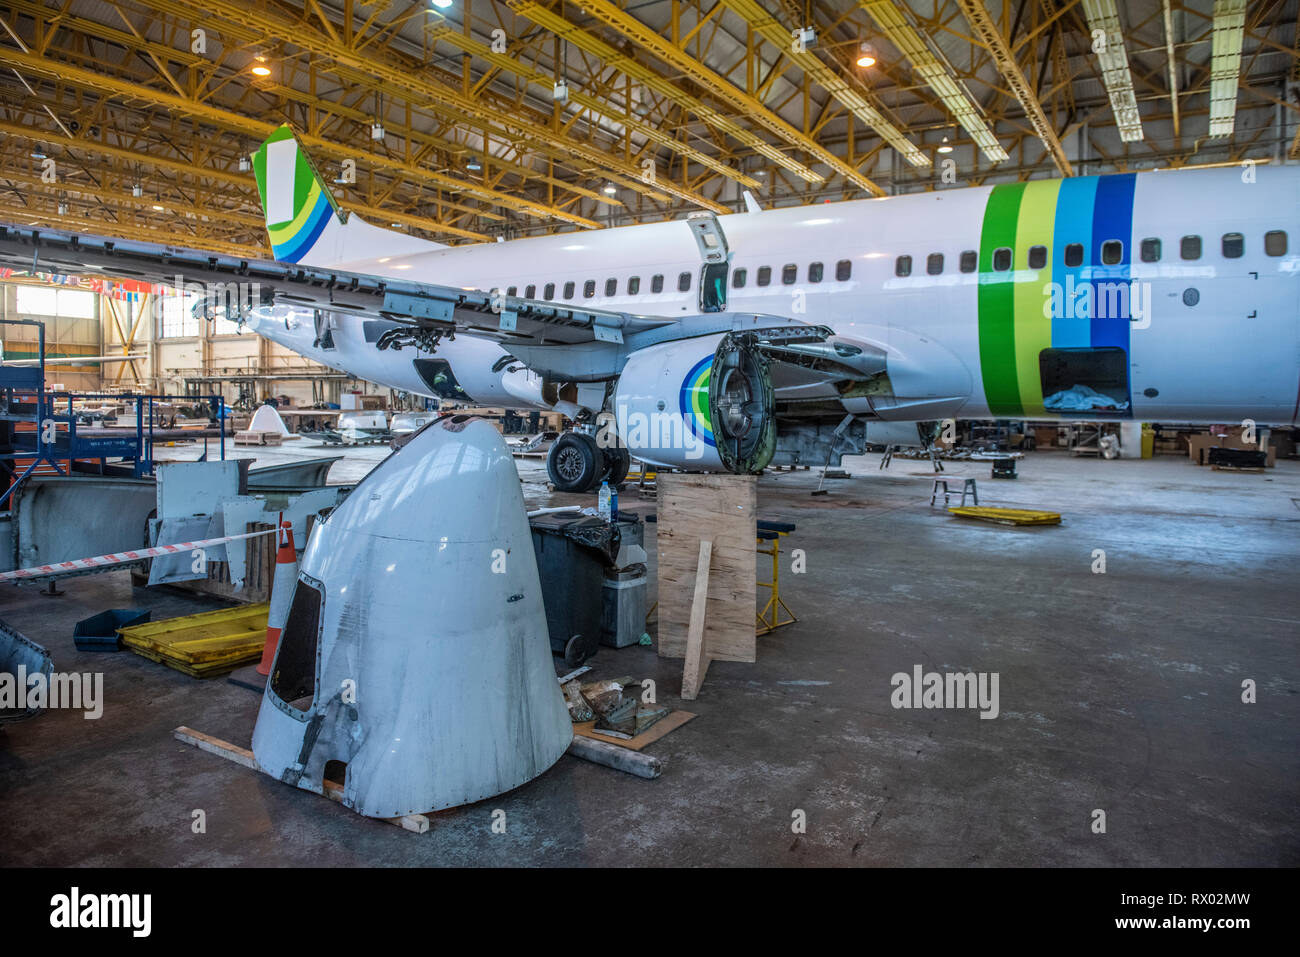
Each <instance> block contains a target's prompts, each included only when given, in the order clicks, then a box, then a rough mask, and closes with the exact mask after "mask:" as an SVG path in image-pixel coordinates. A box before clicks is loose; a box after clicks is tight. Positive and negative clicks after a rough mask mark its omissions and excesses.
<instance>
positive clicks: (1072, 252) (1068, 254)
mask: <svg viewBox="0 0 1300 957" xmlns="http://www.w3.org/2000/svg"><path fill="white" fill-rule="evenodd" d="M1065 264H1066V265H1067V266H1082V265H1083V243H1070V244H1069V245H1068V246H1066V247H1065Z"/></svg>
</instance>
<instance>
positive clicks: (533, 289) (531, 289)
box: [524, 285, 537, 299]
mask: <svg viewBox="0 0 1300 957" xmlns="http://www.w3.org/2000/svg"><path fill="white" fill-rule="evenodd" d="M524 298H525V299H536V298H537V286H536V285H531V286H525V287H524Z"/></svg>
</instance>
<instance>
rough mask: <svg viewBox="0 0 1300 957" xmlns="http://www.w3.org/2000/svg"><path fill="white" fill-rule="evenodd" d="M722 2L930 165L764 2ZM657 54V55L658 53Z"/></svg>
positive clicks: (907, 153) (886, 136)
mask: <svg viewBox="0 0 1300 957" xmlns="http://www.w3.org/2000/svg"><path fill="white" fill-rule="evenodd" d="M597 2H598V3H600V4H601V5H603V6H610V4H608V3H607V2H606V0H597ZM722 2H723V3H724V4H725V5H726V7H727V9H729V10H731V11H732V12H733V13H735V14H736V15H737V16H739V17H740V18H741V19H742V20H744V21H745V22H746V23H747V24H749V25H750V26H751V27H753V28H754V32H755V33H757V34H759V36H761V37H762V38H763V39H764V40H766V41H767V42H768V43H770V44H772V45H773V46H775V47H776V48H777V49H778V50H780V51H781V52H782V53H784V54H785V56H786V57H787V58H788V59H789V60H790V62H792V63H794V64H795V65H796V66H797V67H799V69H800V70H802V71H803V74H804V76H806V77H808V78H809V79H811V80H812V81H813V82H814V83H816V84H817V85H818V86H820V87H821V88H822V89H824V90H825V91H826V92H827V93H829V94H830V95H831V96H832V97H834V98H835V99H836V100H838V101H839V102H840V103H842V104H843V105H844V106H845V108H846V109H848V111H849V112H850V113H852V114H853V115H854V116H856V117H857V118H858V119H859V120H861V121H862V122H863V123H865V124H866V125H867V126H868V127H870V128H871V129H873V130H875V131H876V133H877V134H879V136H880V138H881V139H883V140H884V141H885V142H886V143H888V144H889V145H890V146H892V147H893V148H894V149H896V150H898V152H899V154H900V155H901V156H902V157H903V158H904V159H906V160H907V161H908V162H909V163H911V164H912V165H913V166H916V167H920V168H926V167H928V166H930V165H931V164H930V157H929V156H927V155H926V154H925V153H924V152H923V151H922V150H920V149H918V148H917V146H916V144H915V143H913V142H912V141H911V140H909V139H908V138H907V137H906V136H905V135H904V134H903V131H902V130H900V129H899V128H898V127H896V126H894V124H893V123H891V122H889V120H887V119H885V117H884V116H882V115H881V113H880V111H879V110H877V109H876V108H875V107H874V106H873V105H872V104H871V102H870V101H869V100H868V98H867V96H866V95H864V93H863V92H862V91H861V90H858V89H856V88H855V87H854V85H853V83H851V82H850V81H849V79H848V78H847V77H845V76H843V75H841V74H840V73H839V71H837V70H833V69H831V68H830V67H829V66H827V65H826V64H825V63H823V62H822V61H821V59H819V58H818V56H817V54H816V53H814V52H813V51H812V50H809V49H800V48H799V47H798V46H796V45H795V44H793V43H792V42H791V38H790V31H789V30H788V29H787V28H786V27H784V26H782V25H781V23H780V21H778V20H777V19H776V18H775V17H773V16H772V15H771V14H770V13H768V12H767V11H766V10H765V9H764V8H763V6H762V4H760V3H757V2H755V0H722ZM598 16H599V14H598ZM655 55H656V56H658V53H656V54H655ZM714 75H715V76H716V74H714ZM718 80H719V81H720V82H722V83H726V80H722V79H721V78H720V77H719V78H718ZM733 89H734V87H733ZM737 92H739V91H737ZM836 160H837V163H832V164H831V165H832V166H834V167H835V168H836V169H839V167H842V166H847V165H848V164H846V163H844V161H843V160H840V159H839V158H838V157H836ZM849 169H852V167H849ZM839 171H840V172H841V173H844V171H843V169H839ZM853 172H854V174H855V175H854V176H850V177H849V178H850V179H852V180H853V181H854V182H856V181H857V177H861V178H862V179H866V177H865V176H862V175H861V174H860V173H858V172H857V171H856V170H854V171H853ZM844 175H845V176H848V174H847V173H844ZM868 182H870V180H868ZM859 185H861V184H859ZM873 187H874V188H873ZM864 188H866V189H872V191H873V192H875V193H877V195H883V190H881V189H880V188H879V187H876V186H875V184H872V186H868V187H864Z"/></svg>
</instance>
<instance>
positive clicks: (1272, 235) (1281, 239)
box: [1264, 229, 1286, 256]
mask: <svg viewBox="0 0 1300 957" xmlns="http://www.w3.org/2000/svg"><path fill="white" fill-rule="evenodd" d="M1264 252H1266V253H1267V254H1268V255H1270V256H1285V255H1286V233H1285V232H1283V231H1282V230H1280V229H1270V230H1269V231H1268V232H1266V233H1265V234H1264Z"/></svg>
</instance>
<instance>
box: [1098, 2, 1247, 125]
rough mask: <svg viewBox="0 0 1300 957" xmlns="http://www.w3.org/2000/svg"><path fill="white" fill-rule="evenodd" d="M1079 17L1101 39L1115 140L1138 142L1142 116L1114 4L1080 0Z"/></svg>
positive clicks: (1103, 77)
mask: <svg viewBox="0 0 1300 957" xmlns="http://www.w3.org/2000/svg"><path fill="white" fill-rule="evenodd" d="M1083 13H1084V16H1086V17H1087V18H1088V27H1089V29H1091V30H1092V31H1093V33H1094V34H1095V33H1096V32H1097V31H1098V30H1100V31H1101V32H1102V36H1103V38H1104V39H1105V44H1104V45H1103V46H1102V48H1101V52H1100V53H1098V54H1097V61H1098V63H1100V65H1101V82H1102V85H1103V86H1105V87H1106V92H1107V93H1108V94H1109V95H1110V111H1111V112H1112V113H1113V114H1114V115H1115V127H1116V129H1118V130H1119V138H1120V139H1121V140H1123V141H1124V142H1125V143H1133V142H1136V141H1137V140H1140V139H1142V116H1141V114H1139V113H1138V105H1137V96H1136V94H1134V92H1133V74H1132V73H1131V72H1129V68H1128V51H1127V49H1126V48H1125V46H1124V33H1123V30H1122V28H1121V27H1120V23H1119V12H1118V11H1117V10H1116V9H1115V0H1083ZM1234 100H1235V96H1234Z"/></svg>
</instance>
